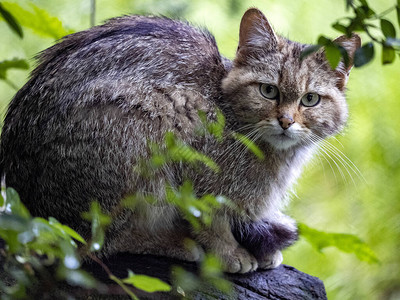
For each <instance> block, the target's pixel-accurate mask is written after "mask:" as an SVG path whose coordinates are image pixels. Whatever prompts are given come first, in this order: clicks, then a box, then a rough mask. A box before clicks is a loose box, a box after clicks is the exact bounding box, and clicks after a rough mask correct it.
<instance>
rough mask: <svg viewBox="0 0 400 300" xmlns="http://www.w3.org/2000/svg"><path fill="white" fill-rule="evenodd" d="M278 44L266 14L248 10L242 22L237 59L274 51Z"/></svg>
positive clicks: (256, 10) (253, 9)
mask: <svg viewBox="0 0 400 300" xmlns="http://www.w3.org/2000/svg"><path fill="white" fill-rule="evenodd" d="M277 44H278V39H277V36H276V34H275V32H274V30H273V29H272V27H271V25H270V24H269V22H268V20H267V18H266V17H265V16H264V14H263V13H262V12H261V11H260V10H258V9H257V8H250V9H248V10H247V11H246V12H245V13H244V15H243V17H242V21H241V22H240V31H239V46H238V49H237V59H239V60H240V59H246V57H247V56H249V55H251V56H257V54H259V53H265V52H268V51H274V50H275V49H276V47H277Z"/></svg>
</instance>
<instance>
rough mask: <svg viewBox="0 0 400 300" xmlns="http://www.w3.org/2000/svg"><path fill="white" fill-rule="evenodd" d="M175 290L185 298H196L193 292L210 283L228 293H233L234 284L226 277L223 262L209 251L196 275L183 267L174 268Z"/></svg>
mask: <svg viewBox="0 0 400 300" xmlns="http://www.w3.org/2000/svg"><path fill="white" fill-rule="evenodd" d="M172 275H173V282H174V288H175V290H176V291H177V292H178V293H179V294H180V295H182V296H183V297H185V298H189V299H191V298H194V297H195V295H193V294H192V293H193V292H195V291H196V290H202V289H203V288H204V287H207V286H209V285H211V286H214V287H215V288H217V289H219V290H220V291H222V292H224V293H225V294H227V295H230V294H232V285H231V283H230V282H229V281H227V280H226V279H224V276H223V273H222V271H221V264H220V261H219V260H218V258H217V257H215V256H214V255H212V254H209V253H207V254H206V255H205V257H204V259H203V261H202V262H201V264H200V272H199V274H198V275H195V274H193V273H191V272H188V271H186V270H185V269H183V268H181V267H178V266H176V267H174V268H173V270H172Z"/></svg>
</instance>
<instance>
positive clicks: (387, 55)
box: [382, 45, 396, 65]
mask: <svg viewBox="0 0 400 300" xmlns="http://www.w3.org/2000/svg"><path fill="white" fill-rule="evenodd" d="M395 54H396V53H395V51H394V49H393V47H388V46H386V45H382V64H384V65H386V64H391V63H392V62H393V61H394V59H395V58H396V55H395Z"/></svg>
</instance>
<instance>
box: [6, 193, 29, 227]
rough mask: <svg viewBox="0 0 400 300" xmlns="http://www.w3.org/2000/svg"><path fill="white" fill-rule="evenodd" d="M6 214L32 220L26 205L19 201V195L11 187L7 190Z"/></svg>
mask: <svg viewBox="0 0 400 300" xmlns="http://www.w3.org/2000/svg"><path fill="white" fill-rule="evenodd" d="M5 200H6V213H9V214H13V215H16V216H19V217H21V218H23V219H26V220H28V219H30V218H31V214H30V213H29V211H28V209H27V208H26V207H25V205H23V204H22V202H21V200H20V199H19V195H18V193H17V191H16V190H14V189H13V188H11V187H8V188H7V189H6V199H5Z"/></svg>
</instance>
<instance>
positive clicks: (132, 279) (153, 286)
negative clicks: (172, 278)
mask: <svg viewBox="0 0 400 300" xmlns="http://www.w3.org/2000/svg"><path fill="white" fill-rule="evenodd" d="M122 281H123V282H124V283H128V284H131V285H133V286H134V287H136V288H138V289H141V290H143V291H145V292H148V293H154V292H169V291H171V286H170V285H169V284H167V283H165V282H164V281H162V280H160V279H158V278H154V277H150V276H147V275H139V274H134V273H133V272H132V271H131V270H129V272H128V277H127V278H125V279H123V280H122Z"/></svg>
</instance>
